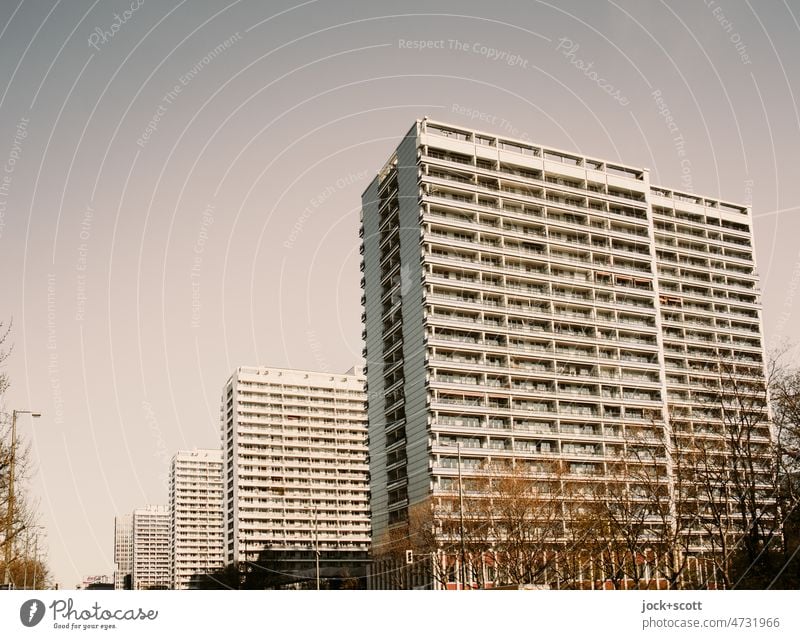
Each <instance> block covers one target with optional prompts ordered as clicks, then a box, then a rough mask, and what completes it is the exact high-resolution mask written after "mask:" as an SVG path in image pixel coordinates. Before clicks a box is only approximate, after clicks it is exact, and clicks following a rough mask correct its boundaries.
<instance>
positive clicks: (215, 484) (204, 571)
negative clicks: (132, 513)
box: [169, 450, 225, 590]
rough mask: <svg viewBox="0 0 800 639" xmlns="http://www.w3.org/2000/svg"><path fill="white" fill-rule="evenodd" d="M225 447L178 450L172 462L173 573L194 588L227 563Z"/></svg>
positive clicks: (180, 585) (175, 583) (176, 583)
mask: <svg viewBox="0 0 800 639" xmlns="http://www.w3.org/2000/svg"><path fill="white" fill-rule="evenodd" d="M222 498H223V491H222V451H221V450H192V451H179V452H178V453H176V454H175V456H174V457H173V458H172V462H171V465H170V487H169V506H170V539H171V542H170V573H171V587H172V588H173V589H176V590H184V589H187V588H195V587H197V586H198V584H199V583H200V582H202V581H204V578H205V577H206V576H207V575H209V574H211V573H212V572H214V571H216V570H219V569H220V568H222V567H223V565H224V549H225V542H224V529H223V507H222V506H223V500H222Z"/></svg>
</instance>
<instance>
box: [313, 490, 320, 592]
mask: <svg viewBox="0 0 800 639" xmlns="http://www.w3.org/2000/svg"><path fill="white" fill-rule="evenodd" d="M312 508H313V513H314V557H315V561H316V574H317V590H319V525H318V524H317V507H316V505H315V506H312Z"/></svg>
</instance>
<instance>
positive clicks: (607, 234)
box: [422, 205, 648, 240]
mask: <svg viewBox="0 0 800 639" xmlns="http://www.w3.org/2000/svg"><path fill="white" fill-rule="evenodd" d="M423 206H425V205H423ZM455 210H457V211H459V212H458V213H455V212H454V211H453V210H450V211H448V209H447V207H443V206H436V205H428V206H427V210H423V215H422V220H423V222H425V221H428V222H439V223H444V224H450V225H452V226H455V227H457V228H459V229H463V230H469V231H473V230H483V229H485V230H487V231H491V232H492V233H493V234H498V233H501V234H503V235H508V234H509V233H511V234H513V235H514V236H523V237H524V236H533V237H542V238H544V237H547V229H548V228H550V227H558V228H559V229H564V230H570V231H586V230H587V229H589V230H591V232H592V236H593V237H598V238H607V239H614V238H617V239H623V240H625V239H630V238H631V237H639V238H648V233H647V229H646V227H637V226H633V225H630V226H625V225H622V224H619V223H617V221H616V220H614V219H612V220H611V222H610V223H609V221H608V220H607V219H599V220H591V221H587V220H586V219H583V216H576V215H571V214H564V213H563V212H561V211H558V212H556V211H554V210H553V209H552V208H549V207H548V208H547V209H545V210H542V209H539V208H536V209H530V208H523V209H522V210H521V211H520V210H513V209H504V210H503V211H502V212H501V213H499V214H498V212H492V213H491V214H487V213H478V214H476V215H470V214H469V213H473V212H465V211H464V210H462V209H457V208H456V209H455ZM498 215H499V217H497V216H498ZM509 217H512V218H513V219H512V220H511V221H509ZM517 221H522V222H534V221H535V222H537V224H535V225H532V226H531V225H527V226H519V227H518V226H517V225H516V224H515V222H517ZM465 226H466V228H464V227H465ZM476 227H477V229H476Z"/></svg>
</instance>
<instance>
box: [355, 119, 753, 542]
mask: <svg viewBox="0 0 800 639" xmlns="http://www.w3.org/2000/svg"><path fill="white" fill-rule="evenodd" d="M362 204H363V209H362V225H361V237H362V246H361V252H362V255H363V261H362V281H361V282H362V289H363V297H362V305H363V315H362V320H363V322H364V339H365V351H364V353H365V357H366V359H367V382H368V384H367V388H368V392H369V397H370V401H369V406H368V414H369V442H370V478H371V510H372V536H373V544H376V543H377V544H380V543H381V540H383V539H385V536H386V533H387V531H389V530H390V529H391V528H392V527H393V526H395V525H401V524H404V522H406V521H407V518H408V509H409V507H410V506H413V505H414V504H418V503H422V502H425V501H426V500H431V501H432V502H433V503H434V504H436V503H437V500H439V499H440V498H443V497H448V498H451V497H452V495H453V494H455V491H456V490H457V485H458V480H457V477H458V472H459V470H461V471H462V472H463V477H464V479H463V481H464V489H465V490H470V489H471V487H472V484H471V483H470V482H471V481H472V478H474V477H479V476H480V474H481V472H482V471H481V469H485V468H487V467H488V466H490V465H492V464H495V463H497V464H501V463H507V462H509V461H510V460H514V464H515V466H516V468H518V469H523V470H525V471H527V472H528V473H529V474H530V476H532V477H536V476H539V477H544V476H545V475H546V474H547V472H548V468H549V467H550V466H549V465H548V464H549V462H550V461H552V460H554V459H557V460H559V462H560V463H561V466H560V468H561V472H562V473H564V474H563V475H562V476H561V477H560V478H559V481H563V480H564V479H565V478H567V479H569V480H570V481H573V480H574V482H581V481H583V482H587V484H588V483H591V482H603V481H606V480H607V478H608V477H613V476H615V474H616V473H617V471H618V469H619V467H618V464H619V460H620V459H621V458H623V457H626V456H628V457H630V455H631V454H632V452H633V448H634V446H639V447H649V448H650V449H651V455H650V457H651V458H652V459H654V460H657V463H659V464H661V465H663V472H664V476H665V477H667V478H669V477H670V476H671V475H670V474H671V473H672V472H673V469H672V467H671V464H672V462H671V459H672V457H673V456H672V455H668V454H666V452H665V451H666V450H675V447H676V446H677V447H678V448H680V447H681V446H684V445H688V444H687V442H689V441H690V440H691V441H696V440H697V439H700V438H704V437H705V438H712V439H713V438H714V437H716V436H717V435H718V430H719V426H720V423H721V420H723V419H724V415H723V414H722V409H721V408H720V407H719V406H718V405H712V404H713V402H711V401H709V400H710V399H711V398H713V397H715V396H716V394H718V393H719V392H720V391H722V392H724V390H725V384H724V380H723V379H721V374H720V363H721V362H724V363H725V367H726V374H727V375H731V376H733V377H735V378H736V379H737V380H740V381H741V382H742V384H743V386H741V387H745V385H746V384H747V383H749V382H748V380H750V382H752V384H753V386H752V388H753V389H754V391H755V392H757V390H758V385H759V383H760V382H759V380H761V379H762V376H763V338H762V328H761V319H760V302H759V292H758V277H757V274H756V272H755V257H754V254H753V237H752V219H751V215H750V211H749V209H748V207H746V206H743V205H739V204H732V203H729V202H726V201H722V200H720V199H718V198H715V197H702V196H697V195H693V194H688V193H683V192H681V191H680V190H673V189H668V188H663V187H657V186H654V185H652V184H651V183H650V177H649V172H648V170H647V169H643V168H636V167H632V166H627V165H624V164H621V163H619V162H616V161H605V160H601V159H596V158H589V157H585V156H584V155H582V154H577V153H571V152H564V151H559V150H556V149H550V148H547V147H543V146H540V145H536V144H532V143H530V142H526V141H521V140H512V139H508V138H506V137H504V136H497V135H494V134H491V133H482V132H479V131H474V130H469V129H465V128H463V127H459V126H453V125H449V124H444V123H438V122H434V121H432V120H430V119H423V120H420V121H417V122H416V123H415V124H414V126H413V127H412V128H411V130H410V131H409V132H408V133H407V134H406V136H405V137H404V138H403V140H402V141H401V142H400V144H399V146H398V147H397V149H396V151H395V152H394V153H393V154H392V156H391V157H390V158H389V160H388V162H387V163H386V165H385V166H384V167H383V169H382V170H381V171H380V173H379V174H378V176H377V177H376V178H375V179H374V180H373V182H372V183H371V184H370V186H369V187H368V188H367V189H366V191H365V192H364V195H363V202H362ZM752 441H756V442H761V444H763V446H764V447H766V446H767V445H768V443H769V431H768V429H767V427H766V425H765V424H761V425H759V426H758V427H757V428H755V427H754V429H753V431H752ZM633 442H635V443H633ZM459 459H460V461H459ZM545 479H546V477H545ZM551 479H552V478H551Z"/></svg>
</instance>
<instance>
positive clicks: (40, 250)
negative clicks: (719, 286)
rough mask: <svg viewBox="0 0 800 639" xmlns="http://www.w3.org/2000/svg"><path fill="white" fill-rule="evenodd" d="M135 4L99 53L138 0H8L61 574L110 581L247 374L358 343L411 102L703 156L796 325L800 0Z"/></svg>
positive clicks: (600, 150) (22, 394)
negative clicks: (378, 209)
mask: <svg viewBox="0 0 800 639" xmlns="http://www.w3.org/2000/svg"><path fill="white" fill-rule="evenodd" d="M139 3H141V8H138V9H137V10H136V11H135V12H132V14H131V15H130V17H129V19H128V20H127V21H126V22H125V23H124V24H122V26H121V27H120V28H119V29H118V30H115V33H114V34H113V35H111V36H110V37H109V36H106V37H105V42H103V40H102V39H101V38H100V36H99V35H96V36H94V42H95V44H96V48H93V47H92V46H90V44H89V38H90V37H92V34H93V33H98V32H96V31H95V30H96V29H99V30H100V32H103V31H107V32H109V33H111V31H112V25H113V24H114V21H115V18H114V13H120V14H121V12H124V11H125V9H129V8H130V6H131V2H130V1H129V0H127V1H116V0H113V1H107V2H106V1H104V2H92V1H89V0H70V1H66V0H61V1H59V2H34V1H26V0H23V1H21V2H18V0H9V1H7V2H3V3H1V4H0V90H2V94H0V164H2V166H0V187H2V185H3V184H4V182H3V179H4V177H6V182H5V185H6V186H5V190H2V189H0V215H2V217H1V218H0V273H2V277H0V318H2V320H3V321H7V320H8V319H9V318H11V317H13V319H14V334H13V339H14V342H15V349H14V352H13V355H12V357H11V358H10V360H9V361H8V363H7V366H6V371H7V373H8V374H9V376H10V378H11V381H12V387H11V389H10V390H9V392H8V393H7V395H6V397H5V408H6V409H8V410H10V409H12V408H17V409H22V408H33V409H36V410H41V411H42V412H43V413H44V416H43V417H42V418H41V419H39V420H38V421H36V422H34V423H32V422H31V421H30V419H29V418H26V417H23V418H21V419H20V423H19V427H20V432H21V434H22V435H23V436H24V437H26V438H27V439H28V440H29V441H30V442H31V444H32V451H33V457H34V460H35V462H36V466H37V468H38V472H37V474H36V476H35V478H34V480H33V483H32V487H31V490H32V492H33V494H34V495H35V496H36V497H37V499H39V501H40V504H39V509H40V511H41V513H42V523H43V524H44V525H45V526H46V528H47V530H48V539H47V546H48V548H49V558H50V563H51V566H52V568H53V569H54V572H55V575H56V578H57V580H58V581H59V582H60V584H62V586H66V587H73V586H74V584H76V583H77V582H78V581H79V580H80V578H81V576H83V575H86V574H102V573H106V574H110V572H111V571H112V570H113V558H112V545H113V536H112V534H113V518H114V515H115V514H118V513H124V512H127V511H130V510H131V509H133V508H135V507H138V506H141V505H144V504H147V503H166V500H167V486H166V477H167V466H168V461H169V458H170V457H171V455H172V454H173V453H174V452H175V451H176V450H178V449H182V448H192V447H213V446H216V445H217V443H218V413H219V405H218V404H219V402H218V399H219V394H220V390H221V388H222V385H223V384H224V382H225V380H226V379H227V378H228V376H229V375H230V373H231V372H232V371H233V369H234V368H235V367H236V366H239V365H245V364H247V365H251V364H260V365H267V366H277V367H293V368H310V369H318V370H331V371H344V370H346V369H348V368H349V367H350V366H351V365H352V363H353V362H354V361H357V360H359V359H360V357H361V327H360V312H361V309H360V305H359V296H360V291H359V276H360V274H359V270H358V264H359V254H358V213H359V205H360V193H361V191H362V190H363V189H364V188H365V187H366V185H367V183H368V181H369V179H370V178H371V176H372V175H373V174H374V172H376V171H377V170H378V169H379V168H380V167H381V166H382V164H383V163H384V161H385V160H386V158H387V157H388V155H389V154H390V152H391V151H392V149H393V148H394V147H395V146H396V144H397V143H398V141H399V140H400V136H401V135H402V134H403V133H405V132H406V131H407V130H408V129H409V127H410V126H411V124H412V123H413V121H414V120H415V119H416V118H419V117H423V116H425V115H430V116H431V117H434V118H436V119H441V120H449V121H453V122H456V123H462V124H465V125H469V124H470V123H472V124H474V125H475V126H476V127H479V128H485V129H487V130H491V131H495V132H497V133H500V134H502V133H505V134H506V135H509V136H517V137H525V138H528V139H531V140H533V141H536V142H538V143H541V144H545V145H550V146H555V147H560V148H564V149H571V150H575V151H579V152H582V153H586V154H589V155H594V156H598V157H602V158H608V159H618V160H620V161H622V162H625V163H627V164H632V165H639V166H645V167H649V168H650V169H651V180H652V181H653V182H654V183H660V184H663V185H665V186H668V187H673V188H676V189H681V188H683V182H682V165H681V160H682V159H683V160H684V168H685V167H686V166H688V167H689V170H690V173H689V176H688V178H686V177H685V178H684V179H689V180H690V181H691V185H692V187H693V188H694V190H695V191H696V192H698V193H701V194H704V195H710V196H714V197H720V198H723V199H726V200H732V201H740V202H745V203H749V202H752V205H753V210H754V216H755V219H756V225H755V233H756V251H757V256H758V261H759V271H760V273H761V276H762V288H763V293H764V295H763V300H764V323H765V329H766V335H767V341H768V342H770V343H775V342H777V341H779V340H780V339H782V338H789V339H794V340H796V341H797V340H798V338H800V327H799V326H798V319H800V242H798V239H799V238H800V210H798V206H799V205H800V179H798V177H800V176H799V175H798V166H799V165H798V160H797V150H798V149H800V108H799V107H798V100H797V98H799V97H800V73H799V72H798V66H797V61H798V60H800V25H799V24H798V23H799V22H800V2H797V0H792V1H791V2H779V1H775V2H770V3H756V2H752V1H750V2H738V1H732V0H718V1H717V2H712V1H711V0H707V1H706V2H693V3H688V2H656V1H653V2H640V1H634V0H619V1H609V2H592V3H587V2H577V1H574V2H552V3H547V2H525V3H520V2H518V1H517V2H508V1H503V0H498V1H495V2H465V1H463V0H452V1H436V0H434V1H431V0H408V1H406V2H403V3H397V2H383V1H377V2H333V1H324V0H319V1H313V0H312V1H310V2H304V3H300V4H295V3H291V2H268V3H263V2H256V1H254V0H241V1H238V2H230V4H227V3H225V2H210V1H205V2H200V1H192V2H177V1H175V0H166V1H159V2H156V1H155V0H134V2H133V6H136V5H137V4H139ZM708 5H710V6H708ZM715 10H717V11H716V13H715ZM400 40H406V41H407V40H434V41H443V42H442V48H433V49H426V50H415V49H408V48H401V47H400V46H399V41H400ZM567 40H568V41H570V42H571V43H572V47H573V48H572V50H571V51H572V53H571V54H569V56H567V55H565V54H567V53H569V51H570V49H569V47H568V46H567V45H568V43H567ZM456 41H457V43H458V44H456ZM560 43H561V44H560ZM737 44H738V49H737ZM575 45H577V46H578V48H577V49H575V48H574V46H575ZM559 46H560V47H561V48H560V49H559ZM484 47H486V49H485V48H484ZM488 48H493V49H496V50H497V51H499V52H500V53H499V54H498V55H499V56H501V57H500V59H497V60H493V59H491V58H490V57H488V56H487V55H486V54H485V53H482V51H483V52H485V51H487V49H488ZM215 49H217V53H216V54H214V53H211V55H209V54H210V52H213V51H214V50H215ZM745 54H746V56H747V57H745ZM513 55H516V56H518V60H519V61H518V63H517V64H514V65H509V64H507V63H505V62H504V59H505V60H507V59H508V58H509V57H510V56H513ZM578 61H583V63H584V65H588V64H589V63H592V67H591V71H596V72H597V76H596V77H600V78H603V79H604V81H605V83H607V84H608V85H610V86H611V87H612V88H613V89H614V90H617V91H618V92H619V93H618V94H617V95H618V99H614V98H612V97H611V96H610V95H609V94H608V93H606V92H604V91H603V90H602V89H601V88H600V86H599V85H598V83H597V82H596V81H595V80H594V79H593V77H588V76H587V75H586V73H585V72H584V71H581V70H580V69H579V68H577V62H578ZM181 78H183V83H182V82H181ZM175 85H179V86H180V87H181V88H180V92H178V93H174V95H173V96H172V97H169V96H167V93H168V92H169V91H170V90H172V89H173V87H174V86H175ZM656 91H660V92H661V93H660V95H661V98H662V99H663V101H664V103H665V104H666V105H668V107H669V109H670V112H671V114H672V117H673V118H674V122H675V126H676V127H677V129H678V132H679V133H680V135H682V136H683V140H684V141H683V147H682V148H683V151H684V153H685V155H684V156H683V157H680V156H679V149H678V146H677V145H676V143H675V141H674V140H673V139H672V138H673V137H674V135H675V134H674V133H670V131H669V130H668V127H667V123H666V121H665V118H664V116H663V115H661V114H659V111H658V105H657V103H656V100H655V99H654V97H653V93H654V92H656ZM466 112H470V113H476V114H482V117H483V119H484V120H490V122H488V123H487V122H480V121H479V120H471V119H470V118H469V117H467V116H466V115H464V113H466ZM155 117H158V118H160V119H159V121H158V122H157V123H156V129H155V131H153V132H152V134H151V135H150V137H149V139H147V140H144V139H142V136H143V134H144V133H145V130H146V128H147V127H148V123H149V122H150V121H151V120H152V119H154V118H155ZM491 121H493V122H494V123H493V124H492V122H491ZM15 138H16V141H15ZM137 140H141V142H140V143H138V144H137ZM686 161H688V165H687V164H686ZM9 168H10V169H11V170H10V172H8V171H7V169H9ZM196 258H198V259H199V261H196ZM193 266H194V267H196V270H195V271H194V273H193V271H192V269H193ZM193 284H194V285H195V286H196V287H197V285H199V288H195V289H194V295H195V302H197V301H199V304H200V306H199V310H198V309H197V308H195V309H194V311H193ZM81 297H85V299H83V300H82V299H80V298H81Z"/></svg>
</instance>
